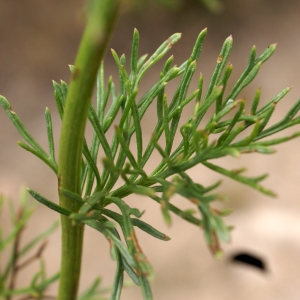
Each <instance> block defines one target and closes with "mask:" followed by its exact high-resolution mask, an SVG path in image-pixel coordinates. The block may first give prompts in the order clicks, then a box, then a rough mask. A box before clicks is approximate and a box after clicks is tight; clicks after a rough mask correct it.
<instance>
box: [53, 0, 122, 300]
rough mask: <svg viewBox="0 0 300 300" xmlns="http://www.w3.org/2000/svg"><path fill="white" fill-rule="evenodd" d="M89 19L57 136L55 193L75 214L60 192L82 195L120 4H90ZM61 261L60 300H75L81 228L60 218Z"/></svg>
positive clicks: (106, 0) (110, 1)
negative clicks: (95, 100) (87, 143)
mask: <svg viewBox="0 0 300 300" xmlns="http://www.w3.org/2000/svg"><path fill="white" fill-rule="evenodd" d="M90 3H91V7H90V15H89V19H88V23H87V25H86V28H85V31H84V33H83V37H82V40H81V43H80V46H79V50H78V54H77V57H76V61H75V68H74V70H73V72H72V76H71V80H70V85H69V90H68V95H67V100H66V107H65V113H64V116H63V123H62V128H61V136H60V147H59V164H58V192H59V201H60V206H62V207H63V208H66V209H68V210H70V211H73V212H77V211H78V209H79V208H80V204H78V203H76V202H74V201H73V200H72V199H68V198H67V197H65V196H64V195H63V194H62V193H61V191H62V190H69V191H72V192H74V193H79V194H81V188H80V174H81V160H82V146H83V139H84V131H85V125H86V120H87V115H88V110H89V107H90V100H91V97H92V92H93V88H94V84H95V80H96V76H97V71H98V68H99V65H100V61H101V60H102V58H103V55H104V51H105V48H106V45H107V43H108V41H109V37H110V34H111V32H112V30H113V25H114V23H115V19H116V15H117V11H118V6H119V0H101V1H100V0H92V1H90ZM61 223H62V258H61V259H62V260H61V270H60V285H59V293H58V298H57V299H59V300H71V299H76V295H77V291H78V286H79V276H80V266H81V254H82V243H83V229H84V228H83V225H82V224H78V225H75V226H73V225H72V224H71V221H70V220H69V218H68V217H66V216H62V217H61Z"/></svg>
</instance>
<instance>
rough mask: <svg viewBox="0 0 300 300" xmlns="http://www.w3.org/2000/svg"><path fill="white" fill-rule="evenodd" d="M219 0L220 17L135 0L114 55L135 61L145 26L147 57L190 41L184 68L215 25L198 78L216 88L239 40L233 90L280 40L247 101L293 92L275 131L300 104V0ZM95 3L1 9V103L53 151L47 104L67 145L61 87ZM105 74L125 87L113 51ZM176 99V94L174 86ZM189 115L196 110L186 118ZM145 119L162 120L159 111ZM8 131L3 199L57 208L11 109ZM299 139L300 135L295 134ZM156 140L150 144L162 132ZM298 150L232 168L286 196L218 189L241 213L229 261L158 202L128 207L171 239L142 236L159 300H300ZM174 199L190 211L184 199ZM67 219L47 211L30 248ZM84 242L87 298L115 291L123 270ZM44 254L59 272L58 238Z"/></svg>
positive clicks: (193, 5)
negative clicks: (228, 46) (135, 39)
mask: <svg viewBox="0 0 300 300" xmlns="http://www.w3.org/2000/svg"><path fill="white" fill-rule="evenodd" d="M132 1H133V0H132ZM220 1H221V3H222V4H223V9H217V10H216V11H215V12H214V11H212V10H210V9H208V8H207V6H204V5H203V3H201V2H199V1H197V0H186V1H178V6H177V7H176V9H175V8H173V9H171V8H168V7H166V6H162V5H159V4H158V3H155V2H153V1H150V0H149V1H137V0H136V1H135V3H133V2H130V0H127V1H126V2H124V6H123V8H122V12H121V14H120V18H119V21H118V23H117V26H116V30H115V34H114V36H113V38H112V40H111V44H110V47H112V48H114V49H115V50H116V52H117V53H118V54H119V55H121V54H122V53H125V54H126V55H127V57H129V55H130V50H131V39H132V33H133V29H134V28H137V29H138V30H139V33H140V37H141V41H140V50H139V53H140V55H142V54H145V53H149V54H151V53H152V52H153V51H155V49H156V48H157V47H158V46H159V45H160V44H161V43H162V42H163V41H164V40H165V39H167V38H168V37H169V36H170V35H171V34H173V33H175V32H181V33H182V34H183V36H182V38H181V40H180V41H179V42H178V43H177V44H176V45H175V46H174V47H173V48H172V49H171V51H170V52H169V56H170V55H171V54H173V55H174V56H175V60H174V61H175V64H177V65H180V64H181V63H182V62H183V61H184V60H186V59H187V58H188V56H189V55H190V52H191V50H192V47H193V45H194V42H195V40H196V37H197V35H198V34H199V32H200V31H201V30H202V29H204V28H205V27H207V28H208V35H207V37H206V41H205V44H204V49H203V52H202V55H201V58H200V61H199V64H198V67H197V71H196V72H197V73H198V74H199V72H200V71H201V72H202V73H203V75H204V82H205V84H204V86H205V87H206V86H207V84H208V82H209V78H210V76H211V73H212V71H213V68H214V65H215V63H216V60H217V57H218V54H219V51H220V49H221V46H222V43H223V41H224V40H225V38H226V37H228V36H229V35H232V36H233V40H234V43H233V45H234V46H233V50H232V53H231V56H230V59H229V60H230V62H232V63H233V67H234V69H233V74H232V79H231V84H233V83H234V81H235V80H236V79H237V78H238V77H239V75H240V74H241V72H242V71H243V69H244V68H245V66H246V64H247V61H248V55H249V52H250V49H251V47H252V46H253V45H254V44H255V45H256V47H257V52H258V54H260V53H261V52H262V51H263V50H264V49H265V48H266V47H267V46H268V45H269V44H271V43H276V42H278V43H279V44H278V49H277V50H276V52H275V54H274V56H273V57H272V58H271V59H270V60H269V61H268V62H266V64H265V65H264V66H263V67H262V69H261V71H260V74H259V75H258V76H257V78H256V79H255V80H254V81H253V82H252V83H251V85H250V86H249V87H248V88H247V89H245V90H244V91H243V93H242V94H241V95H240V97H246V98H247V99H249V100H251V99H252V98H253V96H254V93H255V90H256V89H257V88H258V87H260V86H261V87H262V97H261V99H262V100H261V101H262V102H267V101H268V100H270V99H271V98H272V97H273V96H275V95H276V94H277V93H278V92H279V91H280V90H282V89H283V88H284V87H286V86H290V85H294V88H293V89H292V91H291V92H290V93H289V94H288V95H287V97H285V99H284V100H283V101H282V102H281V103H280V104H279V105H278V106H277V110H276V112H275V117H274V118H273V120H272V122H276V120H278V119H279V118H280V117H283V116H284V115H285V113H286V111H287V110H288V108H289V107H291V106H292V104H293V103H294V101H296V100H297V99H298V98H299V96H300V75H299V69H300V56H299V53H300V37H299V27H298V26H299V9H300V3H298V2H296V1H292V0H286V1H280V0H252V1H240V0H226V1H225V0H224V1H223V2H222V0H220ZM207 2H210V1H207ZM84 3H85V1H83V0H73V1H58V0H48V1H39V0H31V1H29V0H25V1H18V0H10V1H7V0H0V70H1V72H0V94H1V95H4V96H5V97H6V98H7V99H8V100H9V101H10V103H11V105H12V107H13V110H14V111H15V112H16V113H17V114H18V115H19V117H20V119H21V120H22V121H23V123H24V124H25V126H26V128H27V129H28V131H29V132H30V133H31V134H32V135H33V136H34V137H35V138H36V139H37V141H39V142H40V143H41V144H42V145H43V146H44V147H45V148H46V147H47V140H46V134H45V121H44V110H45V107H46V106H47V107H49V108H50V110H51V111H52V118H53V122H54V124H55V128H54V134H55V139H56V141H57V142H58V137H59V127H60V120H59V117H58V114H57V113H56V109H55V101H54V97H53V89H52V80H55V81H59V80H60V79H62V80H64V81H66V82H68V80H69V68H68V64H72V63H73V62H74V58H75V54H76V51H77V47H78V43H79V40H80V36H81V33H82V30H83V26H84V15H83V12H82V7H83V5H84ZM169 56H167V57H169ZM164 61H165V60H164ZM161 67H162V63H161V64H158V67H157V69H155V68H153V69H152V70H150V71H149V74H148V77H146V78H145V80H144V81H143V83H142V86H141V91H142V90H143V89H144V90H146V89H147V88H149V87H150V83H151V82H154V81H155V80H157V79H158V75H159V72H160V71H161V69H158V68H161ZM105 72H106V78H108V76H109V75H111V74H112V75H113V77H114V78H117V70H116V67H115V66H114V64H113V60H112V58H111V55H110V52H109V51H108V52H107V54H106V58H105ZM195 79H196V78H195ZM195 87H196V84H195V85H194V87H193V88H195ZM229 87H230V86H229ZM168 93H170V95H172V87H171V88H170V89H169V91H168ZM190 113H191V111H190V112H189V111H187V112H186V115H187V116H188V115H189V114H190ZM147 118H148V119H147ZM145 122H148V123H149V122H153V117H151V114H150V115H149V116H147V117H146V120H145ZM0 128H1V130H0V145H1V146H0V169H1V172H0V191H1V193H3V194H5V195H7V196H11V197H13V198H14V199H17V197H18V193H19V189H20V187H21V186H24V185H25V186H28V187H30V188H32V189H34V190H36V191H38V192H41V193H42V194H43V195H44V196H46V197H47V198H48V199H51V200H53V201H57V182H56V178H55V176H54V174H52V172H51V171H50V170H49V169H47V167H46V166H45V165H44V164H43V163H42V162H40V161H39V160H37V159H36V158H35V157H33V156H32V155H31V154H30V153H26V152H25V151H24V150H22V149H21V148H20V147H18V146H17V144H16V141H18V140H20V139H21V138H20V136H19V134H18V132H17V130H16V129H15V128H14V127H13V125H12V124H11V123H10V121H9V119H8V117H7V116H6V115H5V113H4V111H3V110H2V109H0ZM297 129H298V130H299V126H298V128H297ZM294 131H296V128H295V129H292V130H290V132H294ZM146 134H148V135H149V136H150V135H151V130H150V129H149V132H146ZM299 145H300V141H299V139H298V140H293V141H291V142H289V143H287V144H284V145H280V146H277V147H276V149H277V153H276V154H275V155H271V156H262V155H256V154H249V155H245V156H244V157H242V158H240V159H238V160H237V159H232V158H230V159H227V160H226V161H223V162H222V164H223V165H224V166H228V167H230V168H238V167H241V166H247V167H248V174H249V175H259V174H262V173H265V172H268V173H270V176H269V177H268V178H267V180H265V181H264V185H265V186H267V187H269V188H272V189H273V190H275V192H276V193H277V195H278V196H277V198H275V199H272V198H268V197H266V196H264V195H262V194H259V193H258V192H255V191H252V190H251V189H250V188H247V187H244V186H242V185H240V184H237V183H235V182H232V181H229V180H225V179H224V181H223V184H222V185H221V187H220V189H219V190H220V192H221V193H222V194H224V195H227V196H228V197H229V199H230V200H229V201H228V203H227V204H228V206H229V207H232V208H233V210H234V212H233V213H232V214H231V216H229V217H228V218H227V223H228V224H230V225H233V226H234V227H235V229H234V231H233V232H232V240H231V242H230V244H228V245H224V250H225V255H224V259H223V260H221V261H217V260H215V259H214V258H213V257H212V256H211V255H210V253H209V251H208V249H207V247H206V245H205V243H204V239H203V235H202V232H201V231H200V230H199V229H198V228H196V227H195V226H193V225H190V224H186V223H185V222H183V221H182V220H180V219H179V218H176V217H174V218H173V225H172V227H171V228H167V227H166V226H165V224H164V223H163V221H162V217H161V213H160V210H159V207H158V206H157V205H156V204H155V203H152V202H151V200H148V199H146V198H140V197H136V198H135V197H131V199H128V201H130V203H131V204H133V205H138V206H139V207H141V208H143V209H146V213H145V215H144V216H143V218H144V220H146V221H148V222H151V224H152V225H153V226H154V227H156V228H158V229H160V230H161V231H163V232H164V233H166V234H167V235H168V236H170V237H171V241H169V242H162V241H158V240H155V239H154V238H150V237H148V236H146V235H144V234H142V233H141V234H139V235H138V237H139V241H140V245H141V247H142V248H143V249H144V252H145V254H146V255H147V257H148V259H149V260H150V261H151V262H152V265H153V268H154V270H155V273H156V279H155V281H154V282H153V284H152V287H153V293H154V296H155V297H154V298H155V299H157V300H165V299H173V300H179V299H202V300H211V299H221V300H230V299H235V298H236V299H244V300H248V299H249V300H250V299H251V300H253V299H255V300H260V299H261V300H266V299H272V300H277V299H278V300H281V299H290V300H293V299H295V300H296V299H299V298H300V276H299V270H300V260H299V255H298V254H299V251H300V201H299V194H300V189H299V183H298V182H299V169H300V168H299V167H300V160H299ZM154 160H155V159H154ZM191 175H192V176H193V177H194V178H195V179H197V180H199V182H200V183H203V184H205V185H208V184H211V183H213V182H215V181H216V180H218V179H220V176H219V175H217V174H213V173H212V172H207V171H206V170H205V169H197V168H195V169H194V170H193V172H191ZM174 201H175V202H176V201H177V202H178V203H179V202H180V199H174ZM141 202H142V203H141ZM177 202H176V203H177ZM56 219H58V216H57V215H56V214H55V213H54V212H52V211H49V210H48V209H46V208H44V207H42V206H39V207H38V210H37V211H36V213H35V214H34V217H33V220H31V222H30V223H29V224H28V227H27V230H26V232H24V235H23V242H24V241H25V240H26V238H29V237H30V236H34V235H36V234H37V233H40V232H42V230H44V229H46V228H47V227H49V226H50V224H52V223H53V221H54V220H56ZM1 222H2V223H3V224H4V225H5V226H6V224H8V218H6V216H4V218H3V219H2V220H1ZM85 239H86V241H85V248H84V259H83V272H82V279H83V280H82V284H81V290H83V289H84V288H86V287H87V286H89V285H90V284H91V283H92V281H93V279H94V278H95V277H96V276H99V275H100V276H102V277H103V287H105V286H109V285H110V284H111V283H112V280H113V274H114V267H115V262H112V261H111V260H110V258H109V245H108V243H107V241H106V240H105V238H104V237H103V236H101V235H99V234H97V233H96V232H93V231H92V230H90V229H89V228H87V229H86V236H85ZM238 251H249V252H250V253H252V254H255V255H258V256H259V257H261V258H262V259H263V260H264V261H265V263H266V265H267V269H268V271H267V272H260V271H259V270H257V269H255V268H251V267H247V266H244V265H240V264H232V263H231V262H230V257H231V255H233V254H234V253H236V252H238ZM44 256H45V257H46V261H47V270H48V274H49V275H51V274H53V273H54V272H56V271H57V270H58V268H59V263H60V262H59V256H60V232H59V231H57V232H56V233H55V234H54V235H52V236H51V238H50V242H49V243H48V246H47V249H46V251H45V255H44ZM4 259H5V258H4ZM30 272H31V271H28V272H27V273H26V276H25V275H24V274H23V275H20V278H19V280H18V284H19V285H20V286H22V284H23V283H24V282H27V280H28V278H30V274H31V273H30ZM32 272H34V270H33V271H32ZM54 293H55V289H54V290H53V294H54ZM122 299H125V300H126V299H142V296H141V293H140V291H139V289H138V288H135V287H131V288H126V289H125V290H124V293H123V296H122Z"/></svg>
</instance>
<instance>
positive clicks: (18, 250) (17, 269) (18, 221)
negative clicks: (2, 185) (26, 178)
mask: <svg viewBox="0 0 300 300" xmlns="http://www.w3.org/2000/svg"><path fill="white" fill-rule="evenodd" d="M4 201H6V202H7V203H8V204H9V209H10V219H11V223H12V228H11V230H10V232H9V233H8V234H7V236H5V237H4V236H3V235H2V232H1V235H0V255H2V254H3V253H4V252H5V251H9V253H10V255H9V259H8V261H7V263H6V264H5V263H3V264H2V265H1V269H0V298H1V299H6V300H9V299H12V298H13V297H15V296H21V295H22V296H24V297H26V299H46V298H47V299H51V297H50V295H49V294H47V289H48V287H49V286H50V285H51V284H53V283H54V282H55V281H57V280H58V278H59V273H56V274H54V275H52V276H51V277H47V275H46V270H45V264H44V261H43V259H42V253H43V250H44V249H45V246H46V239H47V237H48V236H49V235H50V234H51V233H52V232H53V231H54V230H55V229H56V228H57V227H58V222H55V223H54V224H53V225H52V226H51V227H50V228H49V229H47V230H45V231H44V232H43V233H41V234H39V235H37V236H36V237H35V238H33V239H32V240H30V241H26V244H25V245H24V246H23V245H22V244H21V237H22V234H23V232H24V229H25V226H26V225H27V223H28V221H29V219H30V217H31V216H32V213H33V212H34V208H33V206H32V204H30V203H29V200H28V194H27V193H26V191H25V190H23V191H22V192H21V195H20V206H19V208H18V210H17V211H16V209H15V207H14V205H13V201H12V200H11V199H4V197H3V196H1V197H0V210H1V214H2V213H3V211H2V209H3V206H4ZM38 244H40V246H39V247H38V249H37V250H35V252H36V253H35V254H34V255H31V256H29V258H24V257H25V256H26V255H27V256H28V253H30V251H32V250H33V249H34V248H36V246H37V245H38ZM36 260H39V262H40V267H39V270H38V271H37V272H36V273H35V274H34V276H33V277H32V280H31V282H30V284H29V285H28V286H27V287H22V288H19V287H17V286H16V283H17V277H18V276H19V275H20V273H21V274H24V269H26V267H27V266H29V265H30V264H31V263H33V262H34V261H36ZM24 299H25V298H24ZM53 299H54V298H53Z"/></svg>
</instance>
